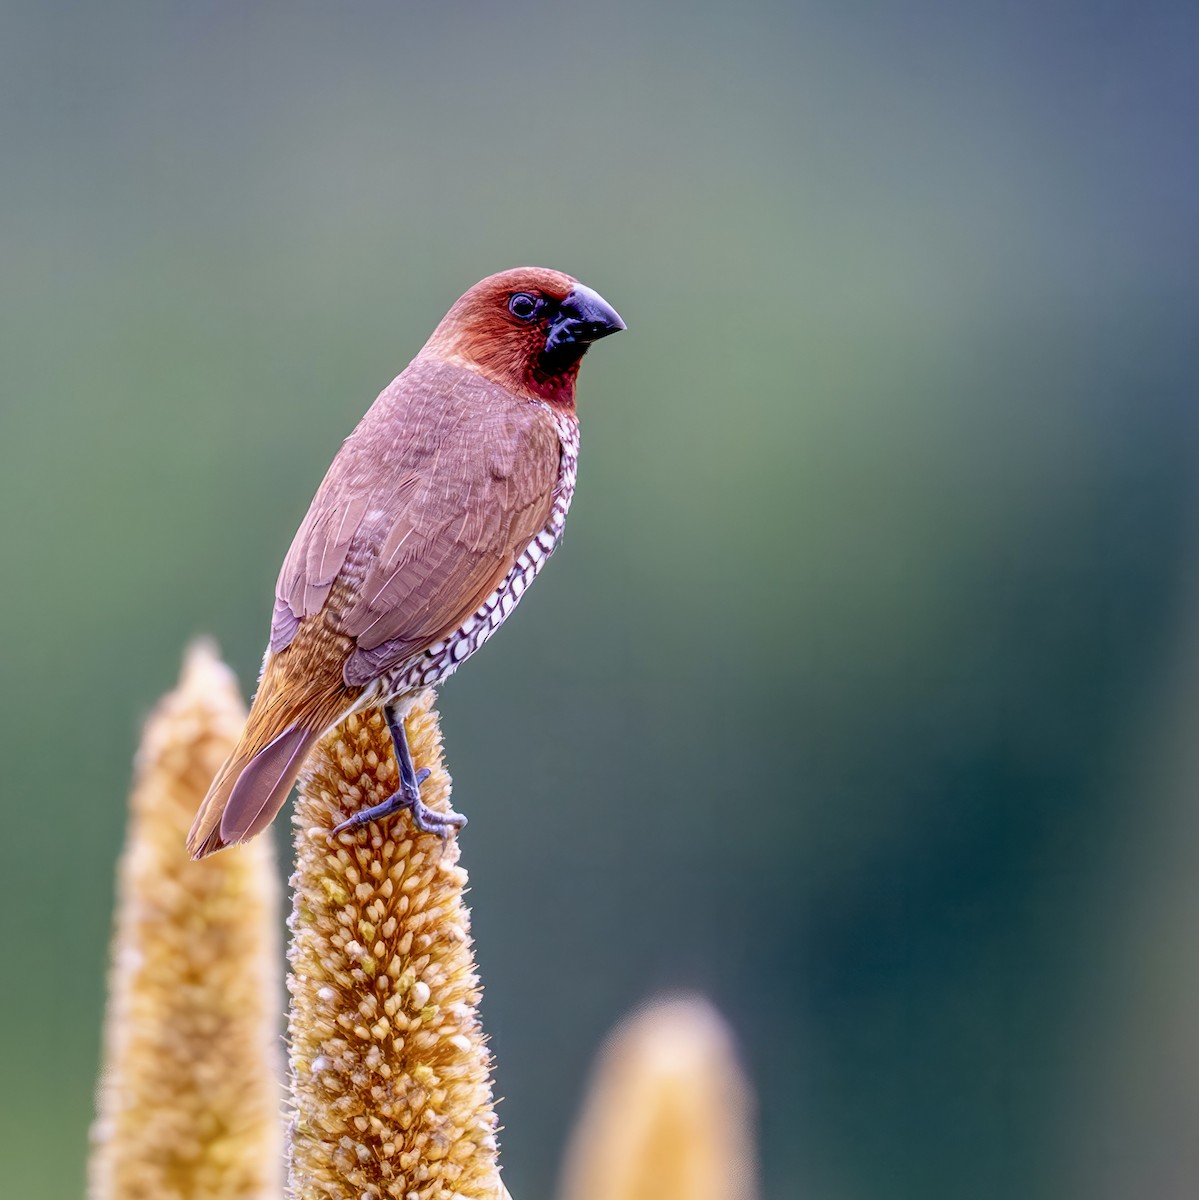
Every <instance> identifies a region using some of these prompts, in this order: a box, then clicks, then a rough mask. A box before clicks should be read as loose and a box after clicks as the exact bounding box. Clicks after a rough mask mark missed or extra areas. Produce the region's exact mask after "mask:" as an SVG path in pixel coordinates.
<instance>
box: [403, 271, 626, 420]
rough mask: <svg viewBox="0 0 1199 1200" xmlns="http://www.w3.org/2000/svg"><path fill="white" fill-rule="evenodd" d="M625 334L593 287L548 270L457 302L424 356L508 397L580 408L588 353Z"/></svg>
mask: <svg viewBox="0 0 1199 1200" xmlns="http://www.w3.org/2000/svg"><path fill="white" fill-rule="evenodd" d="M624 327H625V324H624V322H623V321H622V320H621V319H620V316H619V315H618V314H617V312H616V310H615V309H614V308H613V307H612V306H611V305H610V304H609V303H608V302H607V301H606V300H605V299H604V298H603V297H602V296H601V295H600V294H599V293H598V292H593V291H592V290H591V289H590V288H589V287H585V286H584V285H583V284H581V283H579V281H578V280H577V279H572V278H571V277H570V276H569V275H563V274H562V272H561V271H550V270H546V269H545V268H543V267H518V268H517V269H516V270H513V271H501V272H500V273H499V274H498V275H489V276H488V277H487V278H486V279H484V280H482V281H481V282H479V283H476V284H475V286H474V287H473V288H471V289H470V291H468V292H467V293H466V294H465V295H464V296H462V297H461V298H460V299H459V300H457V301H456V302H455V304H454V305H453V307H452V308H451V309H450V311H449V312H448V313H446V315H445V317H444V319H443V320H442V322H441V324H440V325H438V326H437V328H436V330H434V332H433V336H432V337H431V338H429V340H428V342H427V343H426V344H425V348H424V349H423V350H422V351H421V355H422V356H425V357H436V358H441V359H444V360H447V361H451V362H458V363H460V364H462V365H463V366H466V367H469V368H470V369H471V370H474V371H478V372H479V373H480V374H481V375H484V376H486V377H487V378H488V379H491V380H493V381H494V382H495V383H498V384H501V385H502V386H504V387H506V388H507V389H508V390H509V391H512V392H516V393H518V394H523V395H528V396H530V397H535V398H537V399H540V400H548V401H550V402H551V403H554V404H565V405H568V406H569V405H571V404H573V403H574V389H575V378H576V376H577V375H578V373H579V362H580V360H581V359H582V357H583V355H584V354H586V353H587V348H588V346H590V345H591V343H592V342H597V341H599V339H600V338H603V337H607V336H608V335H609V334H610V333H618V332H619V331H620V330H622V329H623V328H624Z"/></svg>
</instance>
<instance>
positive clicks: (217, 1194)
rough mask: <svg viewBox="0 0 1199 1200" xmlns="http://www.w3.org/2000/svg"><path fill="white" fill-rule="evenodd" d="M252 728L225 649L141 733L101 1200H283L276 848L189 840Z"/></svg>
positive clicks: (188, 667) (101, 1097) (95, 1178)
mask: <svg viewBox="0 0 1199 1200" xmlns="http://www.w3.org/2000/svg"><path fill="white" fill-rule="evenodd" d="M244 720H245V707H244V705H243V704H242V700H241V697H240V694H239V692H238V689H237V683H236V681H235V680H234V678H233V675H232V673H231V672H230V671H229V669H228V668H227V667H225V666H224V665H223V664H222V663H221V662H220V661H219V660H218V658H217V656H216V652H215V650H214V648H213V647H212V646H210V645H208V644H207V643H197V644H196V645H194V646H192V647H191V649H190V650H189V651H188V654H187V657H186V659H185V662H184V666H183V674H182V678H181V680H180V682H179V685H178V687H177V688H176V689H175V691H173V692H171V693H170V694H169V695H168V696H166V697H165V698H164V699H163V700H162V702H161V703H160V704H159V706H158V708H157V709H156V710H155V712H154V714H153V715H152V716H151V718H150V720H149V721H148V722H147V724H146V729H145V733H144V735H143V737H142V743H141V748H140V750H139V752H138V757H137V768H136V782H135V785H134V789H133V793H132V797H131V801H130V819H129V827H128V832H127V834H126V839H125V848H124V851H123V853H122V856H121V861H120V866H119V874H118V889H117V890H118V898H117V916H116V932H115V938H114V944H113V953H112V966H111V969H110V974H109V1006H108V1013H107V1017H106V1023H105V1036H104V1063H103V1069H102V1075H101V1082H100V1087H99V1091H98V1097H97V1098H98V1107H99V1116H98V1117H97V1120H96V1122H95V1124H94V1125H93V1127H92V1154H91V1161H90V1164H89V1187H88V1194H89V1197H90V1200H204V1198H208V1197H211V1198H212V1200H218V1198H219V1200H251V1198H253V1200H267V1198H268V1197H269V1198H272V1200H273V1198H274V1197H276V1196H278V1195H279V1192H280V1189H281V1187H282V1163H283V1121H282V1119H281V1113H280V1109H281V1101H282V1095H283V1088H282V1062H281V1058H282V1055H281V1054H280V1052H279V1033H280V1030H279V1025H278V1011H279V998H280V996H281V995H282V987H281V980H280V978H279V970H278V967H277V965H276V964H277V962H278V958H279V944H278V941H279V939H278V929H277V923H278V916H279V913H278V883H277V880H276V878H275V869H274V862H273V855H272V852H271V846H270V841H269V839H266V838H264V839H262V840H261V841H259V842H257V843H255V844H254V845H253V846H243V847H239V848H238V850H237V852H236V853H232V854H229V855H225V856H222V858H221V859H220V860H219V861H217V862H215V863H195V862H192V861H191V860H190V858H189V856H188V853H187V850H186V847H185V845H184V838H185V836H186V834H187V830H188V826H189V824H190V822H191V818H192V815H193V814H194V812H195V808H196V805H197V803H198V802H199V801H200V799H201V798H202V797H203V795H204V792H205V790H206V789H207V787H208V784H209V781H210V779H211V776H212V773H213V772H214V771H215V770H216V769H217V768H218V767H219V766H220V764H221V763H222V762H223V761H224V759H225V757H226V755H228V753H229V751H230V749H231V748H232V747H233V746H234V745H235V744H236V742H237V739H238V736H239V735H240V733H241V727H242V723H243V721H244Z"/></svg>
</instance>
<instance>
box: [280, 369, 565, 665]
mask: <svg viewBox="0 0 1199 1200" xmlns="http://www.w3.org/2000/svg"><path fill="white" fill-rule="evenodd" d="M560 456H561V447H560V444H559V440H558V434H557V430H556V428H555V426H554V423H553V420H552V418H551V417H550V415H549V414H548V413H547V412H546V411H545V409H544V408H542V407H541V406H540V405H535V404H531V403H529V402H528V401H526V400H524V399H522V398H520V397H517V396H513V395H512V394H511V393H509V392H507V391H506V390H505V389H503V388H501V387H499V386H498V385H496V384H494V383H491V382H489V381H487V380H485V379H483V378H482V377H481V376H479V375H477V374H475V373H474V372H471V371H467V370H465V369H463V368H460V367H456V366H452V365H449V364H436V365H434V364H423V365H422V364H420V363H419V361H418V363H416V364H414V365H413V367H412V368H410V369H409V371H407V372H405V374H404V375H401V376H400V378H399V379H397V380H396V381H395V383H394V384H393V385H392V386H391V388H389V389H388V390H387V391H386V392H384V393H383V395H382V396H381V397H380V398H379V400H378V401H376V404H375V406H374V407H373V408H372V409H371V411H370V412H369V413H368V414H367V416H366V417H365V418H363V421H362V423H361V424H360V425H359V427H358V429H356V430H355V431H354V433H353V434H352V435H351V437H350V438H349V439H348V440H347V441H346V443H345V445H344V446H343V447H342V450H341V451H340V452H339V454H338V456H337V458H336V459H335V460H334V462H333V465H332V466H331V467H330V469H329V473H328V475H327V476H326V477H325V480H324V482H323V483H322V484H321V487H320V489H319V490H318V492H317V494H316V497H315V498H314V500H313V502H312V507H311V508H310V509H309V512H308V516H307V517H306V518H305V520H304V523H303V524H302V525H301V527H300V530H299V532H298V533H297V534H296V537H295V540H294V541H293V543H292V546H291V549H290V551H289V552H288V555H287V558H286V560H285V561H284V564H283V569H282V570H281V572H280V574H279V582H278V584H277V586H276V605H275V616H274V621H273V622H272V628H271V649H272V651H274V652H276V653H277V652H278V651H279V650H282V649H284V648H285V647H286V646H287V645H288V644H290V642H291V641H292V640H293V639H294V638H295V637H296V636H297V632H298V630H299V628H300V626H301V625H302V623H303V621H304V619H305V618H307V617H311V616H314V615H315V614H317V613H319V612H321V611H323V610H324V608H325V605H326V602H327V601H328V599H329V596H330V593H331V591H332V589H333V586H334V584H335V582H336V581H337V580H338V579H339V578H343V579H344V578H346V577H347V575H348V574H352V573H357V578H355V579H354V580H353V581H352V582H353V583H354V585H355V586H353V587H352V588H350V589H348V592H349V594H351V595H352V596H353V597H354V598H353V599H351V600H350V601H349V603H347V604H346V605H344V606H342V607H341V608H339V610H338V611H337V612H329V613H327V614H326V620H327V621H328V622H329V623H330V625H331V626H332V628H334V629H335V630H336V631H337V632H338V633H341V634H345V635H347V636H348V637H349V638H351V639H353V651H352V652H351V655H350V660H349V661H348V662H347V664H346V669H345V680H346V682H347V683H350V682H351V680H352V678H353V679H354V680H356V681H357V683H356V685H358V686H360V685H361V684H362V683H364V682H369V680H370V679H371V678H374V677H375V676H376V675H377V674H379V673H381V672H382V671H383V670H386V669H387V668H388V667H389V666H391V665H393V664H394V663H395V662H397V661H400V660H401V659H403V658H405V657H409V656H411V655H413V654H417V653H420V652H421V651H422V650H424V649H426V648H427V647H428V646H430V645H432V644H433V643H434V642H436V641H438V640H439V639H440V638H442V637H444V636H445V635H446V634H448V633H450V632H452V631H453V630H454V629H456V628H457V627H458V626H459V625H461V624H462V623H463V622H464V621H465V620H466V619H467V618H468V617H469V616H470V614H471V613H472V612H474V611H475V610H476V609H477V608H478V607H479V605H480V604H481V603H482V601H483V600H484V599H485V598H486V596H487V595H488V593H489V592H490V591H492V589H493V588H495V587H496V585H497V584H498V583H499V582H500V581H501V580H502V579H503V578H504V576H505V575H506V574H507V572H508V571H509V570H510V569H511V567H512V565H513V563H514V562H515V561H516V558H517V557H518V556H519V554H520V553H521V551H522V550H523V549H524V547H525V546H526V545H527V544H528V542H529V541H530V540H531V539H532V538H533V537H534V536H536V534H537V533H538V532H539V531H540V530H541V529H542V528H543V526H544V525H545V522H546V521H547V520H548V518H549V513H550V508H551V505H552V503H553V489H554V486H555V484H556V482H557V477H558V467H559V462H560Z"/></svg>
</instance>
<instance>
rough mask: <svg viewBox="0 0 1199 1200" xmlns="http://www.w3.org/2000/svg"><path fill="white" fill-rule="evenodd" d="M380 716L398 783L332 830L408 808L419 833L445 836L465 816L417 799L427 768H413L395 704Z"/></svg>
mask: <svg viewBox="0 0 1199 1200" xmlns="http://www.w3.org/2000/svg"><path fill="white" fill-rule="evenodd" d="M383 715H384V717H385V718H386V720H387V728H388V730H389V731H390V732H391V740H392V743H393V744H394V745H395V752H396V763H397V765H398V766H399V768H400V786H399V787H398V788H397V789H396V791H395V792H393V793H392V795H390V796H388V797H387V799H386V800H384V801H383V802H382V803H381V804H374V805H372V806H371V807H370V808H360V809H359V810H358V811H357V812H356V813H354V815H353V816H352V817H350V818H349V819H348V820H345V821H342V823H341V824H340V825H338V826H337V828H336V829H334V830H333V832H334V833H342V832H344V831H345V830H347V829H357V828H358V827H359V826H361V825H366V824H368V823H369V822H371V821H382V820H384V819H385V818H387V817H390V816H393V815H394V814H395V813H398V812H399V811H400V810H401V809H403V808H408V809H411V810H412V823H413V825H415V826H416V827H417V829H419V830H420V831H421V832H422V833H437V834H440V835H441V836H442V837H448V836H449V832H450V830H451V829H461V828H462V826H463V825H465V824H466V818H465V817H464V816H463V815H462V814H461V813H456V812H453V811H451V812H444V813H441V812H434V811H433V809H431V808H427V807H426V806H425V804H424V801H422V800H421V798H420V785H421V784H422V783H424V782H425V780H426V779H428V778H429V771H428V769H427V768H426V767H422V768H421V769H420V770H419V771H417V770H416V769H415V768H414V767H413V765H412V753H411V751H410V750H409V749H408V735H407V734H406V733H405V732H404V718H403V717H402V716H401V715H400V711H399V709H398V707H397V706H396V705H394V704H388V705H385V706H384V709H383Z"/></svg>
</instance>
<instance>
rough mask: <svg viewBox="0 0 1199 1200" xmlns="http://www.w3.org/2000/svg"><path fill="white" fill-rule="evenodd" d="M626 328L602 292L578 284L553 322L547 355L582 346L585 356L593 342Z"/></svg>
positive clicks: (546, 342) (546, 346) (546, 347)
mask: <svg viewBox="0 0 1199 1200" xmlns="http://www.w3.org/2000/svg"><path fill="white" fill-rule="evenodd" d="M624 327H625V324H624V322H623V321H622V320H621V319H620V314H619V313H618V312H617V311H616V309H614V308H613V307H612V305H610V304H609V303H608V302H607V300H605V299H604V298H603V296H601V295H600V294H599V292H593V291H592V290H591V289H590V288H589V287H584V286H583V285H582V284H581V283H580V284H576V285H575V287H574V288H573V289H572V290H571V293H570V295H569V296H567V297H566V299H565V300H563V301H562V304H561V306H560V307H559V309H558V315H557V316H556V317H555V318H554V319H553V321H551V322H550V331H549V334H548V335H547V337H546V339H545V352H546V354H548V355H553V354H554V353H555V352H556V351H559V350H561V349H562V348H563V347H565V346H578V347H579V351H580V353H581V352H582V351H583V350H585V349H586V348H587V347H588V346H589V345H591V343H592V342H598V341H599V340H600V338H605V337H607V336H608V334H610V333H619V332H620V331H621V330H622V329H623V328H624Z"/></svg>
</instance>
